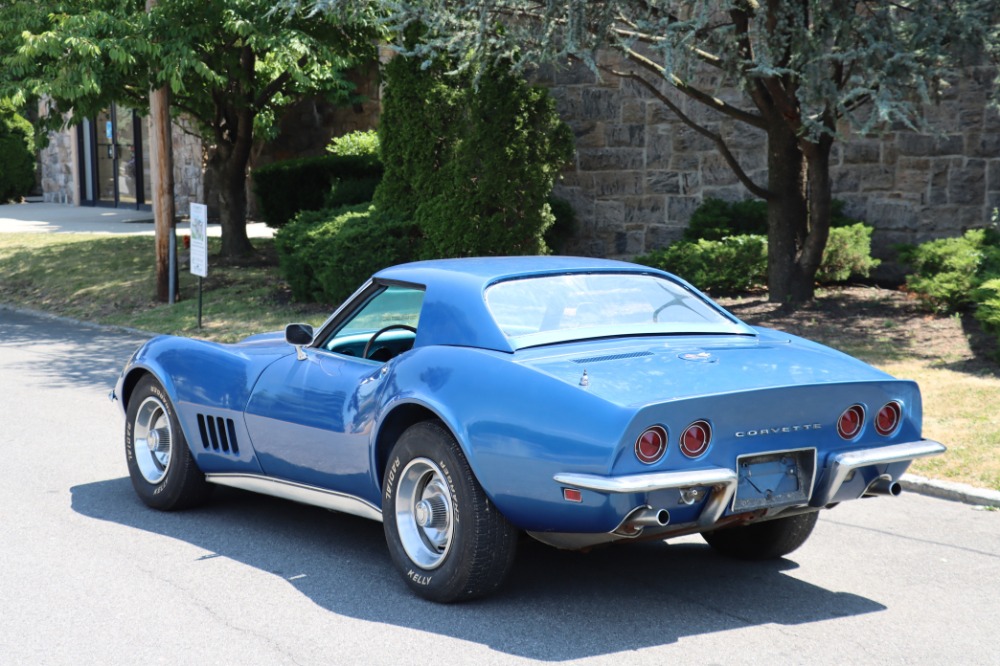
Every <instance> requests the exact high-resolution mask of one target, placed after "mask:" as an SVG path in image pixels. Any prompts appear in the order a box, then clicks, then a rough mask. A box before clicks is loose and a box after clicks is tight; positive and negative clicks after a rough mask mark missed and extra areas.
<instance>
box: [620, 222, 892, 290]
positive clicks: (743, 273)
mask: <svg viewBox="0 0 1000 666" xmlns="http://www.w3.org/2000/svg"><path fill="white" fill-rule="evenodd" d="M871 238H872V228H871V227H869V226H866V225H864V224H861V223H857V224H854V225H852V226H849V227H838V228H835V229H831V230H830V239H829V241H828V242H827V244H826V250H825V251H824V252H823V262H822V263H821V264H820V267H819V270H818V271H816V279H817V280H818V281H819V282H822V283H830V282H842V281H844V280H847V279H848V278H850V277H851V276H852V275H860V276H863V277H867V276H868V274H869V272H870V271H871V270H872V269H873V268H875V267H876V266H878V265H879V263H880V262H879V260H878V259H873V258H872V256H871ZM635 262H636V263H640V264H645V265H647V266H652V267H654V268H660V269H662V270H665V271H669V272H671V273H675V274H677V275H679V276H681V277H682V278H684V279H685V280H687V281H688V282H690V283H691V284H693V285H694V286H696V287H698V288H699V289H701V290H702V291H707V292H711V293H714V294H720V293H721V294H728V293H733V292H739V291H747V290H749V289H753V288H756V287H761V286H763V285H766V284H767V237H766V236H763V235H758V234H753V235H750V234H747V235H742V236H727V237H725V238H723V239H721V240H706V239H700V240H696V241H687V240H682V241H679V242H677V243H674V244H673V245H670V246H668V247H666V248H664V249H662V250H657V251H655V252H651V253H650V254H647V255H645V256H642V257H637V258H636V259H635Z"/></svg>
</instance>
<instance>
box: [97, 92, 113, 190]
mask: <svg viewBox="0 0 1000 666" xmlns="http://www.w3.org/2000/svg"><path fill="white" fill-rule="evenodd" d="M94 124H95V129H96V130H97V192H96V195H97V196H96V197H94V198H95V199H96V200H97V201H98V202H102V203H110V204H111V205H117V203H118V197H117V193H116V192H115V171H117V169H116V168H115V121H114V116H113V115H112V113H111V109H107V110H104V111H101V112H100V113H98V114H97V120H96V122H95V123H94Z"/></svg>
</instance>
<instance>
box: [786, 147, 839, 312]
mask: <svg viewBox="0 0 1000 666" xmlns="http://www.w3.org/2000/svg"><path fill="white" fill-rule="evenodd" d="M832 147H833V138H832V137H831V136H829V135H823V136H822V137H820V138H819V140H818V141H817V142H815V143H808V144H806V146H805V149H804V151H803V152H804V153H805V158H806V164H807V166H808V186H809V228H808V232H809V233H808V235H807V236H806V238H805V243H804V244H803V247H802V251H801V253H800V255H799V258H798V265H799V272H800V273H801V274H802V276H803V278H804V279H803V280H802V282H801V283H798V284H794V285H793V286H792V289H793V292H792V298H791V300H792V301H793V302H796V303H802V302H805V301H810V300H812V299H813V296H814V295H815V292H814V288H813V287H814V285H815V284H816V271H817V270H818V269H819V265H820V263H821V262H822V261H823V250H824V249H826V241H827V239H829V237H830V209H831V204H832V200H833V195H832V192H831V190H832V186H831V183H830V150H831V148H832Z"/></svg>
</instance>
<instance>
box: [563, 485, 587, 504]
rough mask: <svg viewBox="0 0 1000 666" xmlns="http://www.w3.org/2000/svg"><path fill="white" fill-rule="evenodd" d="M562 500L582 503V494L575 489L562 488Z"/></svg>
mask: <svg viewBox="0 0 1000 666" xmlns="http://www.w3.org/2000/svg"><path fill="white" fill-rule="evenodd" d="M563 499H564V500H566V501H567V502H582V501H583V493H582V492H581V491H579V490H577V489H576V488H563Z"/></svg>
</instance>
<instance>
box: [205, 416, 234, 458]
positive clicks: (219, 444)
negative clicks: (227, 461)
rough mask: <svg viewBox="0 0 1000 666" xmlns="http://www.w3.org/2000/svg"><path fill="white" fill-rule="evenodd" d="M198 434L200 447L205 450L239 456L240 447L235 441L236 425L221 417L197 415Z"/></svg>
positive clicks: (230, 420)
mask: <svg viewBox="0 0 1000 666" xmlns="http://www.w3.org/2000/svg"><path fill="white" fill-rule="evenodd" d="M198 432H199V433H200V434H201V445H202V446H203V447H205V449H206V450H209V449H211V450H212V451H222V452H223V453H232V454H234V455H236V454H239V452H240V445H239V443H238V442H237V441H236V423H234V422H233V420H232V419H224V418H222V417H221V416H208V415H205V414H199V415H198Z"/></svg>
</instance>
